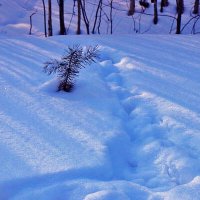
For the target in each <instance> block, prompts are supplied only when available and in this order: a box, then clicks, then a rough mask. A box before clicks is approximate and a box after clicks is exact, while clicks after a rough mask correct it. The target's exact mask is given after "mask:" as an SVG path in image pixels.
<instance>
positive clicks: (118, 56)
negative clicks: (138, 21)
mask: <svg viewBox="0 0 200 200" xmlns="http://www.w3.org/2000/svg"><path fill="white" fill-rule="evenodd" d="M130 37H131V36H129V35H128V36H126V35H125V36H107V37H103V38H102V37H99V36H93V37H87V36H80V37H78V38H77V37H76V36H67V37H66V36H62V37H61V36H57V37H52V38H48V39H42V38H36V37H25V38H5V37H3V38H2V39H1V42H0V51H1V61H0V62H1V67H0V69H1V76H0V82H1V86H2V87H1V88H0V92H1V96H0V102H1V104H0V127H1V128H0V133H1V134H0V152H1V156H0V161H1V170H0V177H1V181H0V188H1V190H0V191H1V192H0V197H1V199H65V198H67V199H70V200H71V199H86V200H88V199H90V200H91V199H92V200H93V199H95V200H96V199H101V200H104V199H133V198H134V199H165V200H167V199H180V198H181V199H198V198H199V187H200V181H199V175H200V167H199V166H200V160H199V152H200V149H199V141H200V138H199V130H200V126H199V124H200V123H199V122H200V109H199V106H198V105H199V104H198V102H199V98H200V93H199V92H198V88H199V84H200V79H199V77H198V74H199V70H200V69H199V67H198V64H199V59H198V54H199V51H200V49H199V48H198V44H199V42H200V41H199V38H198V37H191V36H182V37H177V36H173V37H168V36H164V35H163V36H161V35H160V36H154V35H148V37H146V36H137V37H131V40H130ZM119 41H120V42H119ZM74 43H79V44H81V45H83V46H84V45H88V44H91V45H96V44H98V45H99V48H100V52H101V53H100V59H99V60H98V62H97V63H95V64H93V65H92V66H88V67H86V68H85V69H82V70H81V72H80V76H79V77H78V78H77V80H76V86H75V89H74V91H73V92H72V93H66V92H57V91H56V89H57V85H58V80H57V78H56V77H55V76H53V75H52V76H47V75H46V74H44V73H43V72H42V67H43V63H44V62H45V61H47V60H48V59H50V58H58V57H59V55H60V56H62V54H63V52H64V50H65V49H66V45H71V44H74ZM158 43H159V46H155V44H158ZM183 44H184V47H183ZM19 52H20V53H19ZM175 54H176V55H177V57H176V58H175V61H174V59H173V58H174V55H175ZM191 58H192V59H191Z"/></svg>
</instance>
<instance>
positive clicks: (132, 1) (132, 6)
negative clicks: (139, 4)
mask: <svg viewBox="0 0 200 200" xmlns="http://www.w3.org/2000/svg"><path fill="white" fill-rule="evenodd" d="M134 13H135V0H130V4H129V11H128V16H130V15H133V14H134Z"/></svg>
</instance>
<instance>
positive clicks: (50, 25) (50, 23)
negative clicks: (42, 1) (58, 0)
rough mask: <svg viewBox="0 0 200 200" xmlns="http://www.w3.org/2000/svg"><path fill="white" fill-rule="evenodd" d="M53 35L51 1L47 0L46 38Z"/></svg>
mask: <svg viewBox="0 0 200 200" xmlns="http://www.w3.org/2000/svg"><path fill="white" fill-rule="evenodd" d="M52 35H53V28H52V9H51V0H48V36H52Z"/></svg>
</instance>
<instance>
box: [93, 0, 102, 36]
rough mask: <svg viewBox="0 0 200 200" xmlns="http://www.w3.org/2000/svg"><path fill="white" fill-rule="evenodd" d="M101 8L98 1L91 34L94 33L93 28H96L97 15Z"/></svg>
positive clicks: (100, 3) (100, 0)
mask: <svg viewBox="0 0 200 200" xmlns="http://www.w3.org/2000/svg"><path fill="white" fill-rule="evenodd" d="M101 6H102V0H99V3H98V6H97V10H96V14H95V20H94V26H93V29H92V34H94V33H95V28H96V24H97V18H98V13H99V10H100V12H101ZM100 17H101V14H100Z"/></svg>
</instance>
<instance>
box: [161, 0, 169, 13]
mask: <svg viewBox="0 0 200 200" xmlns="http://www.w3.org/2000/svg"><path fill="white" fill-rule="evenodd" d="M168 5H169V2H168V0H161V3H160V12H163V7H167V6H168Z"/></svg>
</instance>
